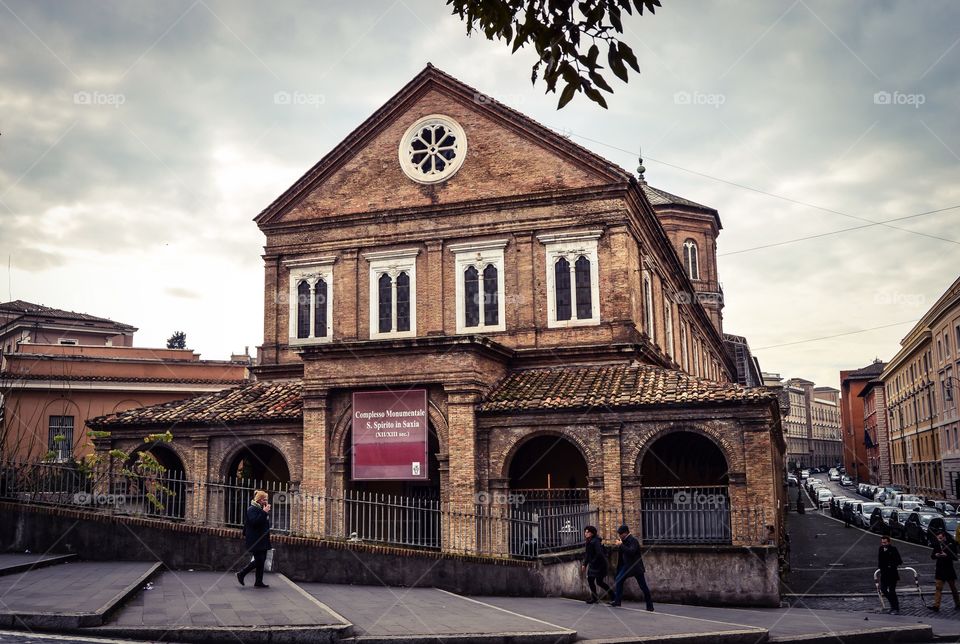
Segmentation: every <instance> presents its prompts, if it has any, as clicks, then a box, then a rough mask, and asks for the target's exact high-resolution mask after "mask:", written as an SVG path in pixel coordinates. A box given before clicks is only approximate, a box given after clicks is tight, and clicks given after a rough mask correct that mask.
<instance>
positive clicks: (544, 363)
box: [91, 66, 785, 559]
mask: <svg viewBox="0 0 960 644" xmlns="http://www.w3.org/2000/svg"><path fill="white" fill-rule="evenodd" d="M479 97H482V99H483V100H480V98H479ZM255 221H256V224H257V225H258V226H259V227H260V229H261V230H262V231H263V233H264V234H265V235H266V246H265V249H264V253H263V262H264V276H265V279H264V287H265V288H264V338H263V344H262V346H261V347H260V349H259V355H258V366H257V367H256V369H255V372H256V375H257V382H256V383H253V384H251V385H247V386H244V387H240V388H237V389H234V390H231V391H228V392H222V393H220V394H216V395H213V396H208V397H205V398H203V397H202V398H199V399H194V401H193V402H190V403H183V404H179V405H177V404H171V405H166V406H163V408H162V409H159V408H144V409H141V410H134V411H131V412H124V413H122V414H116V415H113V416H107V417H102V418H99V419H95V420H94V421H92V422H91V427H94V428H96V429H106V430H110V431H111V437H110V438H109V439H104V440H103V441H102V445H101V448H102V449H108V448H110V447H117V446H119V447H132V446H133V445H134V444H135V442H136V440H137V438H138V432H139V435H142V432H143V430H144V429H145V428H156V427H160V426H164V425H165V424H166V425H171V424H175V425H176V426H175V428H174V429H173V433H174V436H175V438H174V441H173V443H171V444H170V445H168V446H163V447H161V449H163V450H168V451H171V452H175V457H176V459H178V460H179V463H180V465H179V466H180V467H182V468H183V470H184V471H185V476H186V478H187V479H190V480H205V479H209V478H216V477H222V476H231V475H235V474H236V463H237V462H238V458H239V455H241V454H255V456H256V458H255V460H256V461H259V462H260V464H261V465H262V467H261V468H260V472H261V474H262V476H264V477H269V476H274V477H279V478H283V477H286V478H287V480H289V481H291V482H293V483H294V484H295V486H296V488H297V489H298V490H299V491H301V492H304V493H315V494H344V493H349V492H364V493H379V494H390V495H396V496H397V497H416V498H427V499H436V500H437V501H439V502H441V503H445V504H453V505H457V506H459V507H464V508H467V507H475V506H477V505H480V504H492V505H494V506H498V507H500V509H502V510H503V511H505V512H510V511H511V510H516V511H530V512H538V513H540V514H541V515H542V514H544V513H545V512H547V511H549V510H550V508H556V507H570V506H571V505H576V506H582V507H592V508H601V509H603V510H604V511H605V512H609V513H610V514H609V515H608V519H605V522H604V525H603V526H602V528H603V530H605V531H612V530H613V528H614V527H615V525H616V524H618V523H619V522H620V521H628V522H630V523H631V524H633V525H632V527H634V526H635V527H634V532H635V533H638V534H639V535H640V537H641V538H642V539H644V541H645V542H646V543H648V544H653V543H658V544H663V547H673V546H677V547H679V546H683V545H687V546H689V545H698V544H701V545H702V544H706V543H709V544H714V545H716V546H717V547H729V548H736V547H741V548H742V547H758V548H762V547H768V548H773V549H774V551H775V549H776V544H777V543H778V541H779V538H780V535H781V534H782V532H783V526H782V511H783V495H784V490H783V452H784V448H785V446H784V440H783V435H782V429H781V426H780V411H779V407H778V402H777V398H776V395H775V394H773V393H771V392H770V391H768V390H766V389H763V388H745V387H742V386H740V385H737V384H735V380H736V365H735V364H734V362H733V360H732V359H731V357H730V356H728V354H727V352H726V350H725V347H724V337H723V315H722V312H723V292H722V290H721V288H720V285H719V278H718V275H717V266H716V240H717V237H718V235H719V232H720V228H721V222H720V218H719V215H718V213H717V212H716V210H714V209H712V208H710V207H707V206H704V205H701V204H698V203H696V202H693V201H690V200H688V199H685V198H682V197H678V196H676V195H672V194H670V193H667V192H665V191H662V190H659V189H657V188H654V187H652V186H650V185H648V184H647V183H646V181H645V179H644V176H643V173H642V172H641V174H640V175H639V176H637V175H634V174H632V173H630V172H628V171H626V170H624V169H622V168H619V167H617V166H616V165H615V164H613V163H611V162H610V161H608V160H606V159H604V158H602V157H600V156H597V155H596V154H594V153H592V152H590V151H589V150H586V149H585V148H582V147H580V146H578V145H576V144H574V143H573V142H572V141H570V140H569V139H568V138H566V137H564V136H561V135H559V134H557V133H555V132H553V131H551V130H549V129H547V128H545V127H543V126H541V125H539V124H538V123H536V122H534V121H533V120H532V119H530V118H528V117H526V116H525V115H523V114H521V113H519V112H516V111H514V110H512V109H510V108H508V107H506V106H504V105H501V104H500V103H498V102H496V101H493V100H490V99H489V98H488V97H486V96H484V95H482V94H480V93H478V92H477V91H476V90H474V89H472V88H470V87H468V86H466V85H464V84H463V83H461V82H460V81H459V80H457V79H455V78H452V77H451V76H449V75H447V74H445V73H443V72H441V71H440V70H438V69H436V68H434V67H432V66H428V67H427V68H425V69H424V70H423V71H422V72H421V73H420V74H418V75H417V76H416V77H415V78H414V79H413V80H411V81H410V82H409V83H408V84H407V85H406V86H405V87H404V88H403V89H402V90H401V91H400V92H399V93H397V94H396V95H395V96H394V97H393V98H391V99H390V100H389V101H388V102H387V103H386V104H385V105H384V106H383V107H381V108H380V109H379V110H378V111H377V112H375V113H374V114H373V115H371V116H370V117H369V118H368V119H367V120H366V121H364V122H363V123H362V124H361V125H360V126H359V127H358V128H357V129H356V130H354V131H353V132H351V133H350V134H349V135H348V136H347V137H346V139H344V141H343V142H342V143H340V144H339V145H338V146H337V147H336V148H334V149H333V150H332V151H331V152H330V153H328V154H327V155H326V156H325V157H323V159H321V160H320V162H318V163H317V164H316V165H315V166H314V167H313V168H311V169H310V170H309V171H308V172H307V173H306V174H305V175H304V176H303V177H302V178H300V179H299V180H298V181H297V182H296V183H295V184H294V185H292V186H291V187H290V188H289V189H288V190H287V191H286V192H284V193H283V194H282V195H280V196H279V197H278V198H277V199H276V201H274V203H272V204H270V205H269V206H268V207H267V208H266V209H265V210H263V212H261V213H260V215H259V216H257V217H256V220H255ZM708 494H709V495H710V499H709V502H710V503H714V504H715V505H716V507H718V508H719V509H720V512H719V513H718V514H717V515H716V516H717V517H719V518H718V519H717V520H718V521H719V522H720V523H721V524H722V525H719V526H715V529H713V530H712V531H710V534H709V535H707V534H705V533H702V531H701V532H697V531H696V530H692V531H690V530H691V529H688V528H678V527H677V525H676V523H677V522H671V520H670V517H682V516H685V515H684V512H688V511H691V510H694V509H697V508H700V509H702V507H707V506H706V505H705V504H706V503H707V501H705V499H706V497H707V495H708ZM698 504H699V505H698ZM701 506H702V507H701ZM664 517H665V518H666V519H665V520H666V524H667V525H666V526H665V524H664V523H663V520H664ZM681 523H682V522H681ZM774 559H775V557H774Z"/></svg>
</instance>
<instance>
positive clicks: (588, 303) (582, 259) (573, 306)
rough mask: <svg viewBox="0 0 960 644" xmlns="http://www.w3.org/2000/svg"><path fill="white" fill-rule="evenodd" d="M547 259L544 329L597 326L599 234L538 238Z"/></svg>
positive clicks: (573, 234) (587, 233)
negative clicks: (545, 324) (545, 325)
mask: <svg viewBox="0 0 960 644" xmlns="http://www.w3.org/2000/svg"><path fill="white" fill-rule="evenodd" d="M537 239H539V240H540V242H541V243H543V244H544V246H545V247H546V256H547V326H548V327H549V328H557V327H568V326H583V325H588V324H599V323H600V276H599V272H598V269H599V265H598V256H597V240H598V239H600V231H599V230H596V231H587V232H577V233H556V234H549V235H540V236H539V237H538V238H537Z"/></svg>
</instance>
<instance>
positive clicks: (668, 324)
mask: <svg viewBox="0 0 960 644" xmlns="http://www.w3.org/2000/svg"><path fill="white" fill-rule="evenodd" d="M663 343H664V344H665V345H666V346H665V347H664V348H665V349H666V350H667V355H668V356H670V358H671V359H672V358H673V307H672V306H671V305H670V300H669V299H668V298H666V297H664V298H663Z"/></svg>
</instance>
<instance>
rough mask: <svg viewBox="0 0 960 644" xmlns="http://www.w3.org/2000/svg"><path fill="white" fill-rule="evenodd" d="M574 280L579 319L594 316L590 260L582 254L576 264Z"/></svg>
mask: <svg viewBox="0 0 960 644" xmlns="http://www.w3.org/2000/svg"><path fill="white" fill-rule="evenodd" d="M574 282H576V287H577V319H578V320H584V319H589V318H591V317H593V311H592V310H593V307H592V302H591V300H590V260H589V259H587V258H586V257H584V256H583V255H581V256H580V257H578V258H577V261H576V263H575V264H574Z"/></svg>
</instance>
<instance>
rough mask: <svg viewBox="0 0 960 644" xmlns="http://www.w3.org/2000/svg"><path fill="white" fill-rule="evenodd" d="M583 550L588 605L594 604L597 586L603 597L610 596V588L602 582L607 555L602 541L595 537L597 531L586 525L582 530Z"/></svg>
mask: <svg viewBox="0 0 960 644" xmlns="http://www.w3.org/2000/svg"><path fill="white" fill-rule="evenodd" d="M583 539H584V550H585V554H584V556H583V566H581V568H582V569H583V570H585V571H586V573H587V583H588V584H589V585H590V599H588V600H587V603H588V604H596V603H597V601H598V599H597V586H598V585H599V586H600V588H603V594H604V596H606V595H609V594H610V586H608V585H607V582H606V581H604V578H605V577H606V576H607V554H606V553H605V552H604V550H603V539H601V538H600V537H599V536H597V529H596V528H595V527H594V526H592V525H588V526H587V527H586V528H584V529H583Z"/></svg>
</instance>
